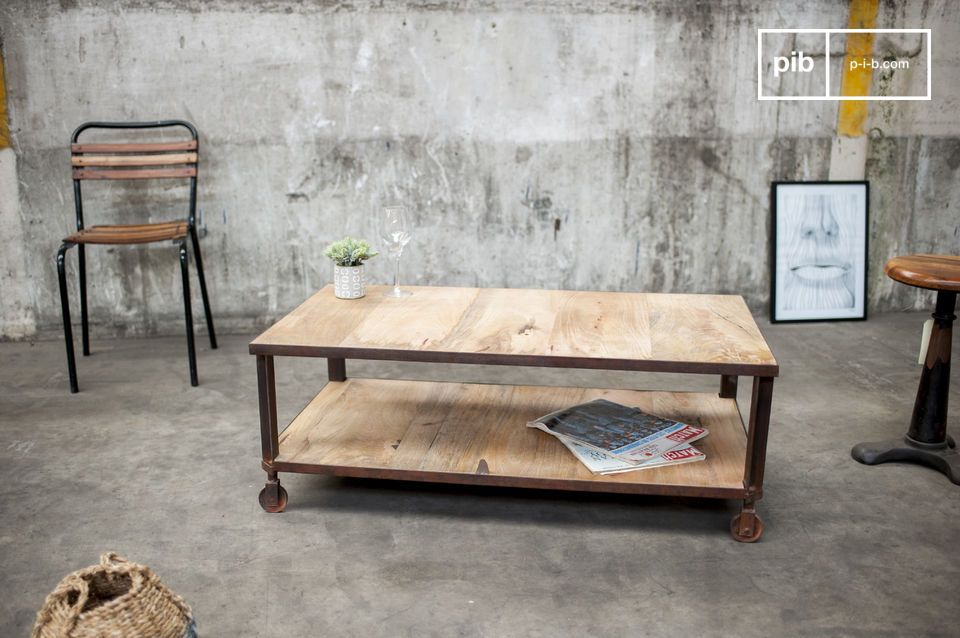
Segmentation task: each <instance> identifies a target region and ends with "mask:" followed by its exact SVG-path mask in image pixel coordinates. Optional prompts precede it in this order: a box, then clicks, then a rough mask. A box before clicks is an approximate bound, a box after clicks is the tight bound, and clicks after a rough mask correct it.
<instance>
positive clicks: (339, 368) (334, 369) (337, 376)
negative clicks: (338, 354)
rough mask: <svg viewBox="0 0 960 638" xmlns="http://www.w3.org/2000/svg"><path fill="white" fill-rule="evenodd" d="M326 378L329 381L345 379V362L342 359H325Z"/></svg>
mask: <svg viewBox="0 0 960 638" xmlns="http://www.w3.org/2000/svg"><path fill="white" fill-rule="evenodd" d="M327 378H328V379H330V380H331V381H346V380H347V362H346V361H345V360H344V359H327Z"/></svg>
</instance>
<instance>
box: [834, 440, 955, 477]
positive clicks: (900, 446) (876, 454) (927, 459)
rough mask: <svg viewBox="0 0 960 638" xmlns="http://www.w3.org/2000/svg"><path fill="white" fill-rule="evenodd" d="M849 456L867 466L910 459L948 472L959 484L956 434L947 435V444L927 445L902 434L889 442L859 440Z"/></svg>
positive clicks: (908, 460)
mask: <svg viewBox="0 0 960 638" xmlns="http://www.w3.org/2000/svg"><path fill="white" fill-rule="evenodd" d="M850 455H851V456H852V457H853V458H855V459H856V460H858V461H860V462H861V463H863V464H864V465H877V464H878V463H886V462H887V461H907V462H909V463H919V464H921V465H926V466H927V467H932V468H933V469H935V470H938V471H940V472H942V473H943V474H946V475H947V478H949V479H950V480H951V481H952V482H953V483H956V484H957V485H960V451H957V444H956V443H954V441H953V437H951V436H948V437H947V441H946V443H943V444H940V445H934V446H931V445H924V444H923V443H917V442H916V441H912V440H910V437H907V436H903V437H900V438H899V439H893V440H890V441H876V442H873V443H858V444H857V445H855V446H853V450H851V452H850Z"/></svg>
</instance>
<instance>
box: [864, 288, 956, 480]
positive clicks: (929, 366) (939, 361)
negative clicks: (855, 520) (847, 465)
mask: <svg viewBox="0 0 960 638" xmlns="http://www.w3.org/2000/svg"><path fill="white" fill-rule="evenodd" d="M956 300H957V293H955V292H950V291H944V290H941V291H940V292H938V293H937V308H936V310H935V311H934V312H933V330H932V331H931V333H930V342H929V344H928V346H927V358H926V361H925V362H924V366H923V371H922V372H921V373H920V386H919V387H918V388H917V400H916V402H915V403H914V405H913V417H912V418H911V419H910V429H909V430H908V431H907V434H906V436H903V437H901V438H899V439H893V440H892V441H879V442H876V443H859V444H857V445H855V446H853V449H852V450H851V451H850V455H851V456H852V457H853V458H854V459H856V460H857V461H860V462H861V463H864V464H866V465H876V464H878V463H886V462H887V461H909V462H912V463H920V464H923V465H927V466H929V467H932V468H933V469H935V470H938V471H940V472H942V473H944V474H946V475H947V477H948V478H949V479H950V480H951V481H952V482H953V483H955V484H957V485H960V453H958V451H957V446H956V443H954V441H953V439H952V438H951V437H949V436H947V396H948V394H949V393H950V346H951V341H952V338H953V320H954V319H956V318H957V317H956V315H954V314H953V311H954V308H955V306H956Z"/></svg>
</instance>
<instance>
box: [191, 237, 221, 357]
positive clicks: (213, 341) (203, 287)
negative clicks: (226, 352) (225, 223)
mask: <svg viewBox="0 0 960 638" xmlns="http://www.w3.org/2000/svg"><path fill="white" fill-rule="evenodd" d="M190 239H191V241H193V258H194V259H195V260H196V261H197V275H198V277H199V279H200V298H201V299H203V314H205V315H206V316H207V333H208V334H209V335H210V348H211V349H213V350H216V349H217V334H216V333H215V332H214V331H213V313H212V312H210V299H209V298H208V297H207V280H206V279H205V278H204V276H203V257H202V256H201V255H200V242H199V240H198V239H197V229H196V228H192V227H191V228H190Z"/></svg>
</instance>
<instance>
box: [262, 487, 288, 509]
mask: <svg viewBox="0 0 960 638" xmlns="http://www.w3.org/2000/svg"><path fill="white" fill-rule="evenodd" d="M268 488H272V486H267V487H264V488H263V489H262V490H260V507H262V508H263V509H264V511H265V512H270V513H271V514H275V513H277V512H282V511H283V510H284V508H286V506H287V490H285V489H284V488H283V486H282V485H277V487H276V490H277V498H276V503H269V502H268V497H267V489H268Z"/></svg>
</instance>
